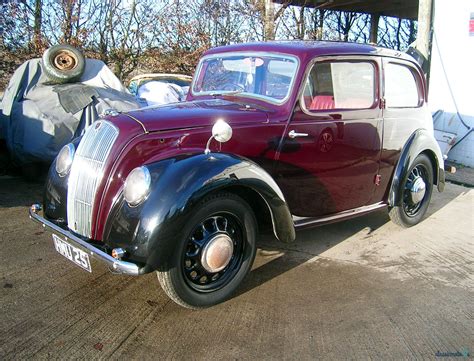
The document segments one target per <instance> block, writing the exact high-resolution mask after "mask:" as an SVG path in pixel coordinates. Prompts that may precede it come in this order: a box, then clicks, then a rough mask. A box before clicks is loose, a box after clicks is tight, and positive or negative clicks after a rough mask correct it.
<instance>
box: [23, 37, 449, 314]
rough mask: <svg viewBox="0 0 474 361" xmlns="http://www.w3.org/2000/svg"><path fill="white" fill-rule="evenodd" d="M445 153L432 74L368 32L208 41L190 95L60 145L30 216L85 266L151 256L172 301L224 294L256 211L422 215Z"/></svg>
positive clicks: (294, 219)
mask: <svg viewBox="0 0 474 361" xmlns="http://www.w3.org/2000/svg"><path fill="white" fill-rule="evenodd" d="M444 183H445V179H444V169H443V159H442V155H441V152H440V149H439V146H438V144H437V143H436V140H435V139H434V137H433V125H432V121H431V115H430V112H429V110H428V108H427V92H426V84H425V78H424V76H423V74H422V71H421V69H420V67H419V66H418V65H417V64H416V62H415V61H414V60H413V59H412V58H411V57H410V56H407V55H402V54H400V53H399V52H395V51H391V50H387V49H382V48H377V47H373V46H369V45H361V44H348V43H331V42H268V43H249V44H240V45H231V46H225V47H219V48H215V49H211V50H209V51H208V52H207V53H205V54H204V56H203V57H202V59H201V60H200V62H199V65H198V67H197V70H196V74H195V76H194V80H193V83H192V86H191V90H190V93H189V94H188V98H187V101H186V102H182V103H175V104H171V105H167V106H160V107H157V108H151V109H141V110H137V111H130V112H124V113H122V114H118V115H116V116H109V117H105V118H103V119H102V120H100V121H98V122H96V123H95V125H94V126H92V127H90V128H89V129H88V130H87V131H86V133H85V134H84V136H83V137H82V138H81V139H80V140H79V139H78V140H77V141H76V142H74V143H71V144H69V145H67V146H66V147H65V148H63V150H62V151H61V153H60V154H59V156H58V158H57V159H56V161H55V162H54V164H53V165H52V167H51V169H50V172H49V176H48V180H47V188H46V190H45V195H44V200H43V209H44V211H43V215H40V210H41V208H42V207H41V205H39V204H35V205H33V206H32V208H31V210H30V216H31V217H32V218H33V219H34V220H36V221H38V222H40V223H42V224H43V225H44V226H46V227H48V228H50V229H51V230H52V232H53V233H54V236H53V238H54V244H55V247H56V250H57V251H58V252H59V253H61V254H62V255H64V256H65V257H67V258H68V259H70V260H71V261H72V262H74V263H75V264H77V265H78V266H80V267H83V268H84V269H86V270H88V271H91V264H90V259H89V258H90V257H94V258H96V259H98V260H100V261H102V262H104V263H105V264H107V265H108V266H110V268H111V269H112V270H113V271H114V272H118V273H124V274H129V275H141V274H144V273H147V272H152V271H156V272H157V275H158V279H159V282H160V283H161V285H162V287H163V289H164V290H165V292H166V293H167V294H168V296H169V297H171V298H172V299H173V300H174V301H175V302H177V303H178V304H180V305H182V306H185V307H190V308H201V307H206V306H210V305H213V304H216V303H219V302H222V301H224V300H225V299H227V298H228V297H230V295H231V294H232V292H234V291H235V290H236V289H237V287H238V286H239V284H240V283H241V282H242V280H243V278H244V276H245V275H246V274H247V273H248V271H249V270H250V268H251V266H252V263H253V260H254V257H255V253H256V241H257V238H258V229H259V226H260V225H262V224H265V223H268V224H270V225H271V226H272V228H273V232H274V234H275V237H276V238H277V239H278V240H280V241H282V242H291V241H293V240H294V239H295V237H296V232H295V231H296V230H297V229H299V228H304V227H309V226H315V225H320V224H324V223H328V222H334V221H338V220H342V219H346V218H348V217H354V216H358V215H361V214H365V213H367V212H371V211H374V210H380V209H384V208H385V209H388V211H389V214H390V217H391V218H392V220H393V221H394V222H395V223H397V224H399V225H401V226H404V227H408V226H412V225H415V224H417V223H418V222H420V221H421V220H422V218H423V217H424V215H425V213H426V210H427V208H428V205H429V202H430V198H431V194H432V191H433V189H434V188H435V186H436V187H437V189H438V190H439V191H442V190H443V188H444Z"/></svg>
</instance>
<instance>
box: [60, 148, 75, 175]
mask: <svg viewBox="0 0 474 361" xmlns="http://www.w3.org/2000/svg"><path fill="white" fill-rule="evenodd" d="M75 153H76V148H75V147H74V145H73V144H71V143H69V144H66V145H65V146H64V147H62V149H61V150H60V151H59V154H58V156H57V158H56V172H58V174H59V176H60V177H65V176H66V175H67V174H68V173H69V171H70V169H71V165H72V161H73V160H74V154H75Z"/></svg>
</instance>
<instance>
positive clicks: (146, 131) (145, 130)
mask: <svg viewBox="0 0 474 361" xmlns="http://www.w3.org/2000/svg"><path fill="white" fill-rule="evenodd" d="M166 105H168V104H166ZM141 110H143V108H142V109H141ZM122 114H123V115H126V116H127V117H129V118H130V119H132V120H134V121H136V122H137V123H138V124H140V126H141V127H142V129H143V132H144V133H145V134H148V133H150V132H149V131H148V130H147V129H146V127H145V124H143V123H142V122H141V121H140V120H138V119H137V118H135V117H134V116H132V115H130V114H128V113H122Z"/></svg>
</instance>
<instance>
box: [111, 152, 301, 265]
mask: <svg viewBox="0 0 474 361" xmlns="http://www.w3.org/2000/svg"><path fill="white" fill-rule="evenodd" d="M147 167H148V169H149V171H150V173H151V177H152V188H151V191H150V194H149V196H148V198H147V199H146V201H144V202H143V204H141V205H140V206H138V207H130V206H128V204H127V203H126V202H125V201H124V200H123V195H122V194H120V195H119V196H118V199H117V201H116V203H115V205H114V207H113V209H112V210H111V212H110V214H109V217H108V220H107V224H106V227H105V232H104V241H105V243H106V244H107V246H108V247H110V248H116V247H121V248H126V249H133V252H134V254H133V257H134V260H136V261H137V262H141V263H145V264H146V265H147V270H148V271H153V270H155V269H158V268H159V267H160V268H161V267H166V266H167V265H166V262H167V257H169V255H170V254H171V253H170V252H173V249H174V247H173V245H174V244H175V242H176V235H177V234H180V233H181V232H182V229H183V228H184V224H186V220H187V218H189V216H190V214H192V212H193V211H194V210H195V209H196V208H195V207H197V206H198V205H199V204H200V202H201V201H202V200H203V199H204V198H205V197H207V196H208V195H209V194H212V193H219V192H231V193H233V194H236V195H238V196H240V197H241V198H242V199H243V200H244V201H246V202H247V203H248V204H249V206H250V207H251V208H252V209H253V210H254V213H255V217H256V218H257V221H260V220H268V217H269V216H270V217H271V223H272V226H273V231H274V233H275V236H276V237H277V238H278V239H279V240H280V241H284V242H290V241H292V240H294V239H295V238H296V234H295V229H294V224H293V219H292V216H291V213H290V211H289V208H288V205H287V204H286V201H285V199H284V197H283V193H282V192H281V190H280V189H279V187H278V185H277V184H276V182H275V181H274V180H273V178H272V177H271V176H270V175H269V174H268V173H267V172H266V171H265V170H264V169H263V168H261V167H260V166H258V165H257V164H255V163H254V162H252V161H250V160H248V159H246V158H242V157H239V156H236V155H232V154H223V153H211V154H209V155H205V154H198V155H196V154H194V155H184V156H181V157H176V158H173V159H166V160H163V161H158V162H156V163H153V164H148V165H147ZM262 209H263V212H262V211H261V210H262Z"/></svg>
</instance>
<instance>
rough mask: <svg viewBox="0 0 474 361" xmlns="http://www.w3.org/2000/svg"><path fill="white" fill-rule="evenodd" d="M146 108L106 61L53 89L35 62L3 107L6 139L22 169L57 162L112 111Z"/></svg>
mask: <svg viewBox="0 0 474 361" xmlns="http://www.w3.org/2000/svg"><path fill="white" fill-rule="evenodd" d="M139 107H140V105H139V103H138V102H137V101H136V99H135V97H134V96H133V95H131V94H130V93H129V92H128V90H127V89H126V88H125V87H124V86H123V85H122V83H121V82H120V80H118V79H117V77H116V76H115V75H114V74H113V73H112V71H111V70H110V69H109V68H108V67H107V66H106V65H105V64H104V63H103V62H102V61H100V60H94V59H86V67H85V71H84V74H83V75H82V77H81V79H80V81H79V82H77V83H74V84H63V85H52V84H48V79H47V78H46V76H45V75H44V74H43V72H42V69H41V59H32V60H29V61H27V62H25V63H24V64H23V65H21V66H20V67H19V68H18V69H17V70H16V71H15V73H14V74H13V77H12V78H11V80H10V83H9V84H8V88H7V89H6V91H5V94H4V96H3V99H2V103H1V106H0V109H1V117H0V123H1V124H0V138H2V137H3V138H5V141H6V144H7V147H8V150H9V152H10V155H11V156H12V159H13V161H14V162H15V163H16V164H17V165H23V164H26V163H30V162H51V161H52V160H53V159H54V157H55V156H56V155H57V154H58V152H59V150H60V149H61V147H62V146H63V145H65V144H67V143H68V142H70V141H71V140H72V139H74V138H76V137H77V136H79V135H81V133H82V131H83V130H84V129H85V128H86V127H87V126H88V125H90V124H91V123H92V122H94V121H95V120H96V119H97V118H98V117H99V114H101V113H103V112H104V111H105V110H107V109H111V108H113V109H115V110H117V111H127V110H131V109H137V108H139Z"/></svg>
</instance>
